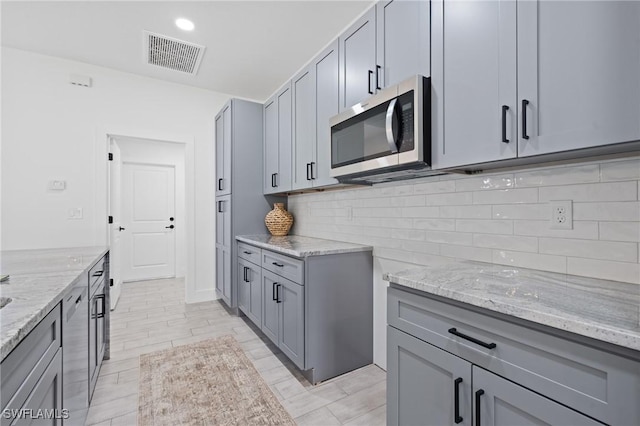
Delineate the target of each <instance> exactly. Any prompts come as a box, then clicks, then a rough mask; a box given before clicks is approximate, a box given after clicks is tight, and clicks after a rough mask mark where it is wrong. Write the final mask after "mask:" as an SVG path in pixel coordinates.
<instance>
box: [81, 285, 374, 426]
mask: <svg viewBox="0 0 640 426" xmlns="http://www.w3.org/2000/svg"><path fill="white" fill-rule="evenodd" d="M225 334H232V335H233V336H234V337H235V338H236V339H237V340H238V341H239V342H240V344H241V345H242V347H243V348H244V350H245V352H246V354H247V356H248V357H249V359H251V360H252V361H253V363H254V365H255V367H256V369H257V370H258V372H260V374H261V375H262V377H263V378H264V380H265V381H266V382H267V383H268V384H269V386H270V387H271V389H272V390H273V392H274V394H275V395H276V396H277V397H278V399H280V401H281V402H282V405H283V406H284V407H285V408H286V409H287V411H288V412H289V413H290V414H291V416H292V417H293V418H294V419H295V420H296V422H297V423H298V424H300V425H319V426H328V425H368V426H375V425H384V424H385V418H386V398H385V386H386V382H385V378H386V374H385V372H384V371H383V370H381V369H380V368H378V367H376V366H375V365H370V366H367V367H364V368H361V369H359V370H356V371H353V372H351V373H348V374H345V375H342V376H340V377H337V378H334V379H331V380H329V381H327V382H324V383H322V384H320V385H316V386H312V385H311V384H310V383H309V382H307V380H306V379H304V378H303V377H302V375H301V374H300V372H299V371H298V370H297V369H296V368H295V367H294V366H293V364H292V363H291V362H290V361H289V360H288V359H287V358H286V357H285V356H284V355H283V354H282V353H281V352H280V351H279V350H278V349H277V348H276V347H275V346H274V345H273V344H272V343H271V342H270V341H269V340H268V339H267V338H266V337H264V336H263V335H262V334H261V333H260V332H259V331H258V330H257V328H256V327H255V326H254V325H253V324H252V323H251V322H250V321H248V320H245V319H244V318H238V317H234V316H232V315H230V314H229V313H227V311H226V310H225V308H224V307H223V306H222V304H221V303H220V302H217V301H213V302H204V303H196V304H189V305H187V304H185V303H184V282H183V281H182V280H179V279H170V280H154V281H141V282H136V283H126V284H124V285H123V288H122V295H121V298H120V301H119V302H118V305H117V307H116V309H115V310H114V311H112V312H111V359H110V360H107V361H104V363H103V364H102V369H101V371H100V377H99V378H98V383H97V384H96V390H95V393H94V395H93V400H92V401H91V407H90V409H89V415H88V418H87V424H89V425H99V426H108V425H110V426H117V425H125V426H133V425H135V424H136V413H137V410H138V357H139V355H140V354H143V353H147V352H153V351H156V350H160V349H165V348H170V347H172V346H179V345H184V344H188V343H193V342H197V341H200V340H204V339H208V338H212V337H217V336H222V335H225Z"/></svg>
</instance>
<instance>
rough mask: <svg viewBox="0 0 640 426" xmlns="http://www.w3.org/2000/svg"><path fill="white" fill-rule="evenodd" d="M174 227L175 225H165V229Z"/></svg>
mask: <svg viewBox="0 0 640 426" xmlns="http://www.w3.org/2000/svg"><path fill="white" fill-rule="evenodd" d="M173 228H175V226H173V225H169V226H165V229H173Z"/></svg>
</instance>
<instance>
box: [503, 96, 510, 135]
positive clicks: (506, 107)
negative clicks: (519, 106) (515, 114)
mask: <svg viewBox="0 0 640 426" xmlns="http://www.w3.org/2000/svg"><path fill="white" fill-rule="evenodd" d="M507 111H509V107H508V106H507V105H502V142H504V143H509V139H507Z"/></svg>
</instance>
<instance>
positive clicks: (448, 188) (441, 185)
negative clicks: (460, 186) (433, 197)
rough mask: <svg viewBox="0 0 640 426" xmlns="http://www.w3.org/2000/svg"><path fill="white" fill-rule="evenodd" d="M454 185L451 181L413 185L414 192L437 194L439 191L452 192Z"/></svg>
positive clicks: (454, 188)
mask: <svg viewBox="0 0 640 426" xmlns="http://www.w3.org/2000/svg"><path fill="white" fill-rule="evenodd" d="M455 190H456V185H455V183H454V182H453V181H450V180H446V181H440V180H437V181H434V182H424V183H417V184H415V185H414V186H413V192H414V194H437V193H441V192H454V191H455Z"/></svg>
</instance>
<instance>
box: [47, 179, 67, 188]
mask: <svg viewBox="0 0 640 426" xmlns="http://www.w3.org/2000/svg"><path fill="white" fill-rule="evenodd" d="M66 187H67V181H65V180H50V181H49V189H50V190H52V191H64V190H65V188H66Z"/></svg>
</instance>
